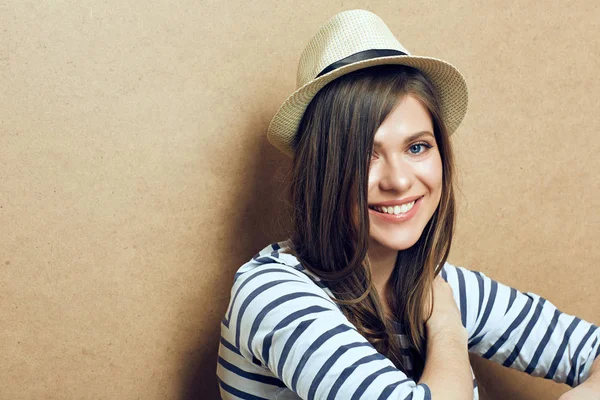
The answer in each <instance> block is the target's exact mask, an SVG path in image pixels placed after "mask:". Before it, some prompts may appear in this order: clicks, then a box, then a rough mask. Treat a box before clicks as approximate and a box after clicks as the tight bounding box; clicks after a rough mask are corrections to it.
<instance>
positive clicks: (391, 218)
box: [369, 196, 423, 222]
mask: <svg viewBox="0 0 600 400" xmlns="http://www.w3.org/2000/svg"><path fill="white" fill-rule="evenodd" d="M414 198H415V197H413V199H414ZM416 198H418V200H417V201H416V202H415V205H414V206H413V208H411V209H410V211H408V212H407V213H406V214H400V215H396V214H387V213H380V212H379V211H375V210H373V209H372V208H369V214H371V215H374V216H376V217H378V218H381V219H383V220H384V221H388V222H404V221H407V220H409V219H411V218H412V217H413V216H414V215H415V214H416V213H417V211H418V210H419V206H420V205H421V201H422V200H423V196H421V197H416ZM411 201H412V200H411ZM390 203H391V202H390ZM379 204H383V205H385V204H386V203H379ZM379 204H377V205H379ZM396 204H398V203H396ZM396 204H393V205H396ZM390 205H392V204H390ZM388 207H389V206H388Z"/></svg>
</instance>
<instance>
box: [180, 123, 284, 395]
mask: <svg viewBox="0 0 600 400" xmlns="http://www.w3.org/2000/svg"><path fill="white" fill-rule="evenodd" d="M256 126H257V123H256V122H255V121H254V122H251V121H249V123H248V126H247V129H244V132H248V134H243V135H241V136H240V137H245V138H248V141H247V143H244V147H245V148H246V149H247V151H246V152H244V156H243V157H244V158H243V159H242V160H239V163H240V164H238V165H239V166H240V167H242V168H239V169H238V170H240V171H244V173H243V175H244V176H243V177H240V178H239V181H240V185H236V186H235V192H234V193H228V196H232V197H233V199H240V200H239V201H238V200H235V201H232V204H235V207H238V206H241V207H243V211H242V212H240V213H239V214H238V215H239V218H237V217H236V218H227V219H224V220H223V223H224V224H229V225H230V226H228V229H225V230H224V231H225V232H226V235H225V237H224V238H223V239H222V240H223V241H224V242H225V243H227V251H228V252H230V253H229V254H231V256H230V257H228V258H227V259H225V260H224V262H225V264H224V268H223V269H222V270H215V271H213V272H214V275H213V276H214V278H213V279H212V280H211V284H210V291H211V292H212V293H222V294H223V296H222V298H221V299H220V300H219V301H217V302H213V305H214V306H215V307H214V309H212V310H202V311H200V316H199V317H200V320H201V321H202V322H203V323H208V324H210V327H206V326H203V327H202V329H203V333H202V335H200V336H201V337H197V338H196V343H195V345H194V347H193V348H194V349H196V350H195V351H194V352H190V353H189V354H188V355H187V356H186V359H184V360H182V364H183V365H184V371H183V387H182V391H181V396H180V399H182V400H188V399H202V400H208V399H220V396H219V390H218V384H217V379H216V365H217V351H218V345H219V338H220V320H221V318H222V317H223V315H224V313H225V311H226V308H227V305H228V302H229V292H230V289H231V283H232V281H233V275H234V273H235V271H236V270H237V269H238V268H239V267H240V266H241V265H242V264H243V263H245V262H246V261H248V260H249V259H250V258H251V257H252V256H253V255H254V254H256V253H257V252H258V251H259V250H260V249H262V248H263V247H265V246H266V245H268V244H269V243H272V242H274V241H280V240H284V239H286V238H287V237H288V236H287V235H288V229H289V228H288V227H289V220H290V219H289V216H290V213H289V202H288V195H287V193H288V174H289V170H290V166H291V160H290V159H289V158H288V157H287V156H285V155H284V154H282V153H281V152H279V151H278V150H277V149H275V148H274V147H273V146H272V145H271V144H270V143H269V142H268V141H267V138H266V134H265V132H266V127H265V129H264V130H261V132H260V133H257V132H256ZM220 240H221V239H220ZM200 246H203V244H200ZM195 304H200V305H204V304H206V301H202V299H199V302H196V303H195ZM200 307H202V306H200ZM192 315H194V316H196V315H198V312H192Z"/></svg>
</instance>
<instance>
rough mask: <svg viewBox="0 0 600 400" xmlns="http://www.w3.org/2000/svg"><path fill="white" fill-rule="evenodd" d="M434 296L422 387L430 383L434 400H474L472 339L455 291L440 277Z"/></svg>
mask: <svg viewBox="0 0 600 400" xmlns="http://www.w3.org/2000/svg"><path fill="white" fill-rule="evenodd" d="M433 293H434V307H433V312H432V315H431V318H429V319H428V320H427V322H426V324H425V325H426V330H427V357H426V363H425V369H424V370H423V374H422V376H421V380H420V381H419V383H422V382H423V383H426V384H427V386H429V388H430V389H431V393H432V395H433V397H434V398H445V399H472V398H473V380H472V375H471V365H470V362H469V356H468V351H467V340H468V335H467V331H466V329H465V328H464V327H463V326H462V324H461V315H460V311H459V309H458V307H457V305H456V302H455V301H454V297H453V292H452V288H451V287H450V285H448V284H447V283H446V282H445V281H444V280H443V279H442V278H441V277H440V276H438V277H437V278H436V279H435V281H434V283H433Z"/></svg>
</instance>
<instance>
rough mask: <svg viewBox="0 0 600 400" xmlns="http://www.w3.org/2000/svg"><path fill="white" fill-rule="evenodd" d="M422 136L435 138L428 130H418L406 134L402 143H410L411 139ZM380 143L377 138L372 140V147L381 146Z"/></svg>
mask: <svg viewBox="0 0 600 400" xmlns="http://www.w3.org/2000/svg"><path fill="white" fill-rule="evenodd" d="M423 136H431V138H432V139H435V136H433V133H431V132H430V131H420V132H417V133H413V134H412V135H410V136H408V137H407V138H406V139H404V143H410V142H412V141H413V140H417V139H419V138H421V137H423ZM381 144H382V143H381V142H378V141H377V140H375V141H373V147H381Z"/></svg>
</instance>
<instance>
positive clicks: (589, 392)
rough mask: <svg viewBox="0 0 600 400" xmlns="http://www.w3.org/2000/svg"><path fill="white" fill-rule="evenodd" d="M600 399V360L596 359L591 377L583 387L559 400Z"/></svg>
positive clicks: (579, 386) (580, 386) (570, 391)
mask: <svg viewBox="0 0 600 400" xmlns="http://www.w3.org/2000/svg"><path fill="white" fill-rule="evenodd" d="M599 398H600V358H596V361H594V364H593V365H592V368H591V370H590V376H589V377H588V378H587V379H586V380H585V382H583V383H582V384H581V385H578V386H577V387H576V388H574V389H571V390H569V391H568V392H566V393H564V394H563V395H562V396H560V397H559V398H558V400H597V399H599Z"/></svg>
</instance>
